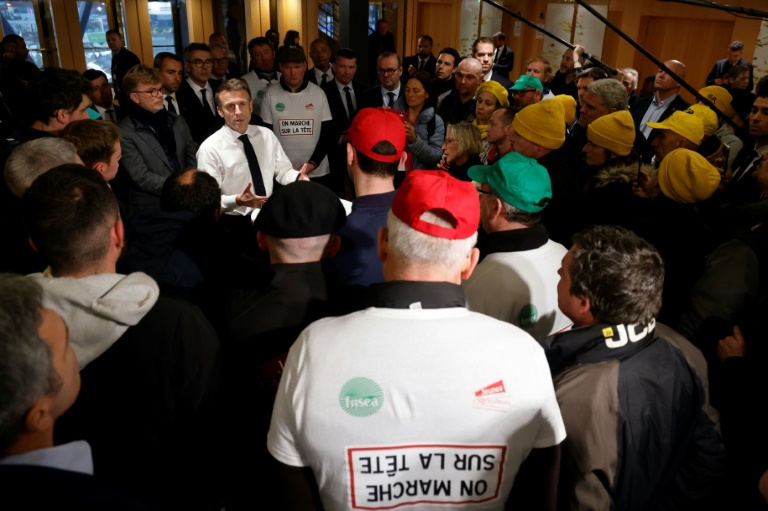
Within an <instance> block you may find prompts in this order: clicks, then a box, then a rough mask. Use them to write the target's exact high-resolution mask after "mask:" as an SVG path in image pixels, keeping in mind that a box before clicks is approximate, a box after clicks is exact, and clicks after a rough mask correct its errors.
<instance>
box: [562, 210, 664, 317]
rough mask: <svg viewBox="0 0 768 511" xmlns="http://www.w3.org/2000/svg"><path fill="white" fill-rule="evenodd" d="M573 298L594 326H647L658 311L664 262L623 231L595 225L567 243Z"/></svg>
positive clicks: (638, 238)
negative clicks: (585, 304) (583, 304)
mask: <svg viewBox="0 0 768 511" xmlns="http://www.w3.org/2000/svg"><path fill="white" fill-rule="evenodd" d="M572 241H573V263H572V264H571V267H570V275H569V276H570V278H571V289H570V292H571V294H572V295H574V296H586V297H587V298H589V300H590V303H591V308H590V312H591V313H592V315H593V316H594V317H595V319H597V320H598V321H601V322H605V323H613V324H625V325H639V324H645V323H649V322H650V321H651V320H652V319H654V318H655V317H656V315H657V314H658V313H659V310H660V309H661V293H662V290H663V288H664V260H663V259H662V258H661V255H660V254H659V252H658V251H657V250H656V248H655V247H654V246H653V245H651V244H650V243H648V242H647V241H645V240H644V239H642V238H640V237H639V236H638V235H636V234H635V233H633V232H632V231H629V230H627V229H624V228H622V227H616V226H608V225H598V226H595V227H591V228H589V229H586V230H584V231H582V232H580V233H578V234H576V235H574V236H573V238H572Z"/></svg>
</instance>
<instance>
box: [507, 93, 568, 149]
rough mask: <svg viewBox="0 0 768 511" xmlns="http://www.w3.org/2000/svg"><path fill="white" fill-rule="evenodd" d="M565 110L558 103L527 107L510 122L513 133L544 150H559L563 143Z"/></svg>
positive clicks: (541, 103)
mask: <svg viewBox="0 0 768 511" xmlns="http://www.w3.org/2000/svg"><path fill="white" fill-rule="evenodd" d="M563 119H565V109H564V108H563V105H562V103H560V102H559V101H542V102H540V103H535V104H533V105H528V106H526V107H525V108H523V109H522V110H520V111H519V112H517V114H515V119H514V120H513V121H512V128H513V129H514V130H515V133H517V134H518V135H520V136H521V137H523V138H524V139H526V140H528V141H529V142H532V143H534V144H536V145H539V146H541V147H543V148H545V149H560V146H562V145H563V142H565V126H564V125H563Z"/></svg>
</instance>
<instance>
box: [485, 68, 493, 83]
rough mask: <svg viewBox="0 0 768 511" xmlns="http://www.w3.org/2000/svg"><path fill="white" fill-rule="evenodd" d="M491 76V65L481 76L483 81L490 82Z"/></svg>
mask: <svg viewBox="0 0 768 511" xmlns="http://www.w3.org/2000/svg"><path fill="white" fill-rule="evenodd" d="M491 76H493V67H491V69H489V70H488V73H487V74H486V75H485V76H483V81H484V82H490V81H491Z"/></svg>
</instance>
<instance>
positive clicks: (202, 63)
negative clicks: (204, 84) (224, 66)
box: [187, 59, 213, 67]
mask: <svg viewBox="0 0 768 511" xmlns="http://www.w3.org/2000/svg"><path fill="white" fill-rule="evenodd" d="M187 62H189V63H190V64H194V65H195V67H211V66H212V65H213V60H211V59H205V60H201V59H195V60H188V61H187Z"/></svg>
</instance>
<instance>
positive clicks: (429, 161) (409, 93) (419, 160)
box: [403, 71, 445, 170]
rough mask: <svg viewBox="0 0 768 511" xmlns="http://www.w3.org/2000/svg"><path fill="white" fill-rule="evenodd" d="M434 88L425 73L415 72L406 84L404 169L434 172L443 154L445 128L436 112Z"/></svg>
mask: <svg viewBox="0 0 768 511" xmlns="http://www.w3.org/2000/svg"><path fill="white" fill-rule="evenodd" d="M435 99H437V98H436V97H435V88H434V83H433V81H432V77H431V76H430V75H429V73H427V72H426V71H418V72H416V73H415V74H414V75H413V76H412V77H410V78H409V79H408V81H407V82H406V84H405V103H406V104H407V105H408V109H407V110H406V111H405V112H404V119H403V122H404V123H405V138H406V142H407V143H408V146H407V149H406V151H407V152H408V160H407V161H406V163H405V168H406V170H413V169H434V168H435V167H436V166H437V164H438V162H439V161H440V158H441V157H442V155H443V152H442V150H441V147H442V145H443V140H444V139H445V125H444V124H443V120H442V119H441V118H440V116H439V115H437V114H436V113H435V108H434V105H435Z"/></svg>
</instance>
